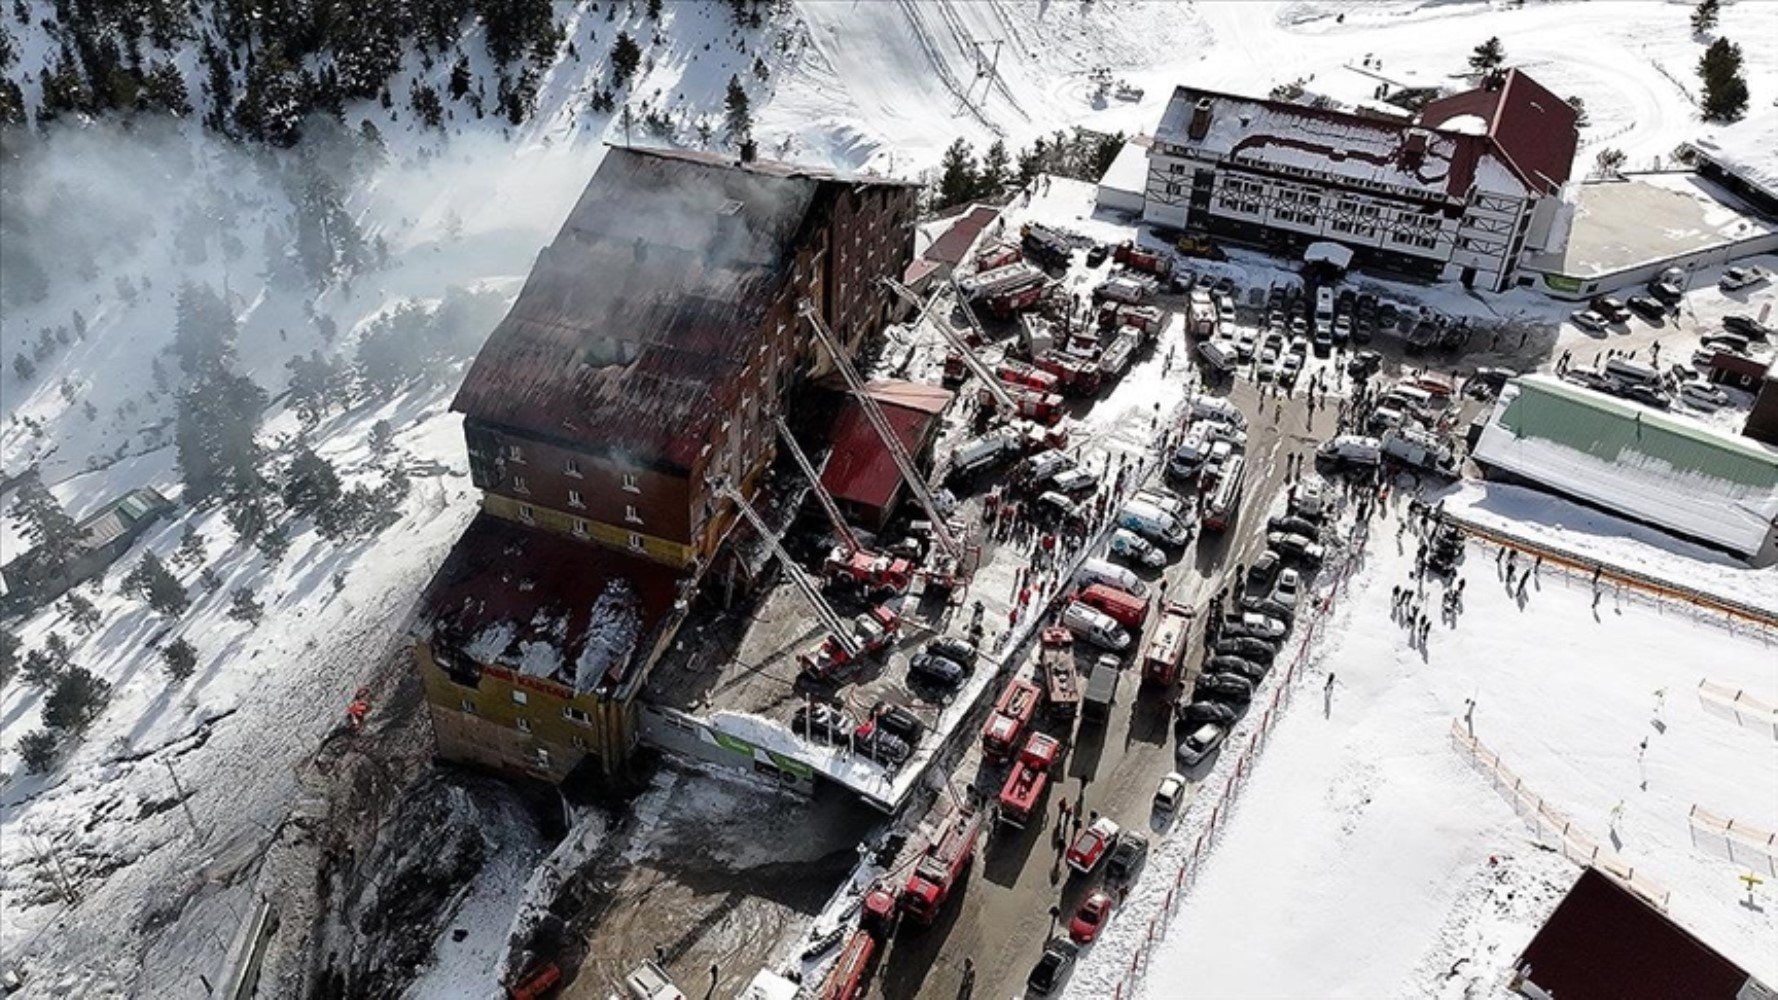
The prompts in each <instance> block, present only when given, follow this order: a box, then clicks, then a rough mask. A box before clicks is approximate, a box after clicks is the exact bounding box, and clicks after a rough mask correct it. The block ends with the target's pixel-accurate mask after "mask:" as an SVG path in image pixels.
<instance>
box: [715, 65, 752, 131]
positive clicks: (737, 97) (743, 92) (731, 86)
mask: <svg viewBox="0 0 1778 1000" xmlns="http://www.w3.org/2000/svg"><path fill="white" fill-rule="evenodd" d="M751 103H752V102H751V101H749V100H748V98H747V88H746V87H743V86H741V78H740V77H739V76H730V77H729V78H728V96H727V97H725V98H723V102H722V104H723V108H724V109H725V111H726V115H725V121H726V124H727V126H728V137H729V140H730V141H732V142H735V143H742V142H746V141H747V139H748V138H749V137H750V136H752V135H753V113H752V110H751Z"/></svg>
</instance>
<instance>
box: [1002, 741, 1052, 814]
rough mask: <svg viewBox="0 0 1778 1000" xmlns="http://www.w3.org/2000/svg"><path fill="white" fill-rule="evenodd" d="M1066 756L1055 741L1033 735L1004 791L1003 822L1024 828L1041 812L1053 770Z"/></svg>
mask: <svg viewBox="0 0 1778 1000" xmlns="http://www.w3.org/2000/svg"><path fill="white" fill-rule="evenodd" d="M1061 755H1062V744H1060V743H1058V742H1057V741H1056V740H1055V738H1054V737H1050V736H1045V735H1044V734H1042V733H1032V734H1031V738H1030V739H1029V740H1027V741H1026V742H1025V749H1023V750H1021V751H1019V759H1018V760H1016V761H1014V762H1013V766H1012V773H1011V774H1009V775H1007V776H1006V784H1004V785H1002V786H1001V788H1000V821H1001V822H1002V823H1010V824H1012V825H1013V826H1024V825H1025V824H1026V823H1028V822H1030V820H1031V817H1032V816H1033V815H1035V814H1036V812H1037V808H1038V807H1037V802H1038V800H1039V799H1041V798H1043V790H1044V789H1045V788H1046V787H1048V785H1049V778H1050V768H1052V767H1054V766H1055V763H1056V758H1058V757H1060V756H1061Z"/></svg>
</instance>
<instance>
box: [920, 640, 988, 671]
mask: <svg viewBox="0 0 1778 1000" xmlns="http://www.w3.org/2000/svg"><path fill="white" fill-rule="evenodd" d="M926 651H927V652H928V653H932V654H935V655H937V656H942V657H944V658H945V659H947V660H951V661H954V662H955V663H956V664H957V665H958V666H960V667H963V668H964V669H965V670H967V669H969V668H970V667H972V666H974V665H975V658H976V648H975V643H973V642H970V641H969V640H967V639H960V638H958V637H957V636H954V635H941V636H939V637H938V638H936V639H934V640H932V641H931V642H929V643H927V644H926Z"/></svg>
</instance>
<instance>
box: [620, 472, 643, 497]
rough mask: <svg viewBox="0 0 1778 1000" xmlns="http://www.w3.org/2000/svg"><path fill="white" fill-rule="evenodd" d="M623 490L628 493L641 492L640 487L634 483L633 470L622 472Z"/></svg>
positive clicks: (634, 475)
mask: <svg viewBox="0 0 1778 1000" xmlns="http://www.w3.org/2000/svg"><path fill="white" fill-rule="evenodd" d="M624 490H625V491H626V492H629V493H640V492H642V487H640V486H638V485H636V474H635V473H634V472H626V473H624Z"/></svg>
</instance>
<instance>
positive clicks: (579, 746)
mask: <svg viewBox="0 0 1778 1000" xmlns="http://www.w3.org/2000/svg"><path fill="white" fill-rule="evenodd" d="M574 749H576V750H585V749H586V740H583V739H581V738H580V737H578V736H576V737H574Z"/></svg>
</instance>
